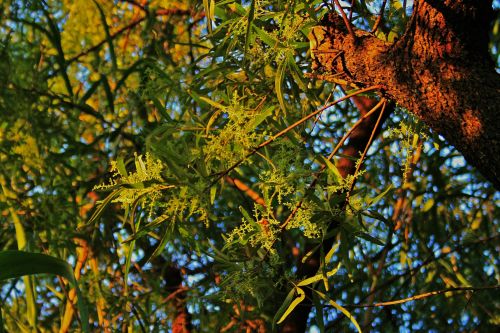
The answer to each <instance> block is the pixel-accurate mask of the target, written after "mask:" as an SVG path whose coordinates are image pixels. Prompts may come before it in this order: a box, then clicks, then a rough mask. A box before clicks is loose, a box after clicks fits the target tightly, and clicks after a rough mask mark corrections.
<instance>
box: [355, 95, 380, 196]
mask: <svg viewBox="0 0 500 333" xmlns="http://www.w3.org/2000/svg"><path fill="white" fill-rule="evenodd" d="M382 101H383V105H382V111H380V115H379V116H378V119H377V122H376V123H375V126H373V131H372V134H371V135H370V139H368V143H367V144H366V147H365V150H364V151H363V154H362V155H361V159H360V161H359V162H358V163H357V165H356V171H354V175H353V181H352V184H351V187H350V189H349V191H348V192H347V196H346V202H349V195H350V194H351V192H352V190H353V189H354V185H355V184H356V176H357V175H358V172H359V169H360V168H361V165H362V164H363V160H364V159H365V157H366V153H367V152H368V149H369V148H370V145H371V143H372V141H373V138H374V137H375V132H376V131H377V128H378V125H379V124H380V120H381V119H382V116H383V115H384V111H385V107H386V106H387V100H386V99H385V98H383V99H382Z"/></svg>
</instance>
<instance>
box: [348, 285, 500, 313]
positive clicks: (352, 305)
mask: <svg viewBox="0 0 500 333" xmlns="http://www.w3.org/2000/svg"><path fill="white" fill-rule="evenodd" d="M491 289H500V285H495V286H485V287H455V288H447V289H442V290H435V291H430V292H427V293H423V294H419V295H415V296H411V297H407V298H403V299H398V300H394V301H387V302H379V303H372V304H347V305H343V307H345V308H374V307H380V306H392V305H398V304H402V303H407V302H411V301H416V300H419V299H423V298H427V297H432V296H436V295H441V294H444V293H447V292H460V291H479V290H491Z"/></svg>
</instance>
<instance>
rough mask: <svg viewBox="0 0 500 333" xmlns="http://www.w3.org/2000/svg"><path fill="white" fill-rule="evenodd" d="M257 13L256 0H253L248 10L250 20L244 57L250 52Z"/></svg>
mask: <svg viewBox="0 0 500 333" xmlns="http://www.w3.org/2000/svg"><path fill="white" fill-rule="evenodd" d="M254 15H255V0H253V1H252V2H251V4H250V10H249V11H248V20H247V32H246V36H245V50H244V52H243V57H244V58H246V56H247V52H248V46H249V45H250V39H251V38H250V37H251V33H252V22H253V17H254Z"/></svg>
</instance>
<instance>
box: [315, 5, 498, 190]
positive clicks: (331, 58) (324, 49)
mask: <svg viewBox="0 0 500 333" xmlns="http://www.w3.org/2000/svg"><path fill="white" fill-rule="evenodd" d="M492 15H493V10H492V8H491V1H472V0H459V1H451V0H446V1H437V0H420V1H415V7H414V13H413V15H412V17H411V18H410V21H409V23H408V26H407V29H406V32H405V34H404V35H403V36H402V38H401V39H400V40H399V41H397V42H395V43H393V44H391V43H387V42H384V41H381V40H379V39H377V38H375V37H374V36H372V35H371V34H369V33H367V32H364V31H360V30H357V31H356V35H357V38H356V39H354V38H352V36H350V34H349V33H348V31H347V30H346V28H345V24H344V23H343V21H342V19H341V18H339V17H338V16H336V14H334V13H332V14H330V16H329V17H328V18H327V19H326V20H325V21H324V24H323V26H321V27H315V28H314V29H313V31H312V33H311V35H310V38H311V39H312V40H313V41H314V43H315V44H316V49H315V50H313V54H314V56H315V57H314V58H315V64H314V67H315V69H316V70H317V71H321V72H325V73H327V74H339V73H342V75H343V77H342V79H345V80H347V81H349V82H352V83H355V84H357V85H361V86H363V85H383V86H384V88H385V90H384V93H385V94H386V96H387V97H389V98H390V99H392V100H393V101H395V102H396V103H397V104H399V105H400V106H403V107H405V108H407V109H408V110H409V111H410V112H412V113H414V114H415V115H416V116H418V117H419V118H420V119H421V120H422V121H424V122H425V123H426V124H427V125H428V126H429V127H431V128H432V129H433V130H434V131H436V132H437V133H439V134H440V135H442V136H443V137H445V138H446V139H447V140H448V142H449V143H451V144H452V145H454V146H455V147H456V148H457V149H458V150H459V151H460V152H461V153H462V154H463V155H464V157H465V158H466V160H467V161H468V162H469V163H470V164H471V165H474V166H475V167H476V168H477V169H478V170H479V171H480V172H481V173H482V174H483V175H484V176H485V177H486V178H487V179H488V180H489V181H491V182H492V183H493V184H494V186H495V187H496V188H497V189H500V121H499V119H498V114H499V112H500V76H499V75H498V74H497V73H496V71H495V67H494V64H493V62H492V61H491V58H490V56H489V54H488V45H487V44H488V29H489V22H488V19H489V18H491V17H492ZM338 54H340V55H341V56H336V55H338Z"/></svg>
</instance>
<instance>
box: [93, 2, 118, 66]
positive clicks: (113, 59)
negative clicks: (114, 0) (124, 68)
mask: <svg viewBox="0 0 500 333" xmlns="http://www.w3.org/2000/svg"><path fill="white" fill-rule="evenodd" d="M92 1H93V2H94V4H95V5H96V7H97V10H98V11H99V16H100V18H101V24H102V26H103V27H104V33H105V34H106V43H108V46H109V57H110V58H111V63H112V64H113V69H114V70H116V69H117V68H118V67H117V61H116V54H115V47H114V45H113V38H112V37H111V34H110V32H109V25H108V23H107V22H106V14H104V11H103V10H102V8H101V6H100V5H99V3H98V2H97V1H96V0H92Z"/></svg>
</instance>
